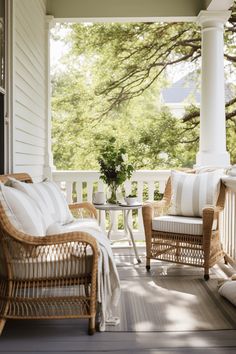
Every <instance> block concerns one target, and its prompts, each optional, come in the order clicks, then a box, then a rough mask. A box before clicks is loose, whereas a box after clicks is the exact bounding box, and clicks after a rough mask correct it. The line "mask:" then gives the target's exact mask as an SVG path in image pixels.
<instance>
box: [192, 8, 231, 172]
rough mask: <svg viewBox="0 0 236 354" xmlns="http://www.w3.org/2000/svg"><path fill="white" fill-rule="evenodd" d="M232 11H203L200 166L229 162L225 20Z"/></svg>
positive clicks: (198, 163)
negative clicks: (226, 112)
mask: <svg viewBox="0 0 236 354" xmlns="http://www.w3.org/2000/svg"><path fill="white" fill-rule="evenodd" d="M229 16H230V11H201V12H200V14H199V16H198V20H199V23H200V24H201V26H202V70H201V108H200V148H199V152H198V154H197V161H196V164H197V166H206V165H211V166H228V165H229V164H230V156H229V153H228V152H227V151H226V127H225V92H224V91H225V84H224V38H223V31H224V23H225V22H226V21H227V20H228V18H229Z"/></svg>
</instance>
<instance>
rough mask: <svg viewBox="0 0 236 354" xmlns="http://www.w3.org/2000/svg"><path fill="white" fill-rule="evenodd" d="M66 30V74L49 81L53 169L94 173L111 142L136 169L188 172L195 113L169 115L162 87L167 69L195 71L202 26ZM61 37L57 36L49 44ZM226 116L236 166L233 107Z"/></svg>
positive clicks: (230, 37) (231, 41) (231, 46)
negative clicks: (181, 66)
mask: <svg viewBox="0 0 236 354" xmlns="http://www.w3.org/2000/svg"><path fill="white" fill-rule="evenodd" d="M231 26H233V27H232V28H233V29H234V28H235V26H234V25H233V24H231ZM64 27H65V29H66V31H67V35H66V36H65V38H64V41H65V43H66V44H67V45H69V47H70V48H71V49H70V51H69V52H68V54H67V55H65V56H64V57H63V59H62V61H63V65H64V66H66V68H67V69H66V70H64V71H59V70H58V71H55V72H54V74H53V77H52V118H53V121H52V142H53V154H54V164H55V165H56V167H57V168H58V169H87V170H88V169H95V170H97V169H98V168H99V163H98V158H99V156H100V155H99V154H100V153H99V152H100V151H102V150H103V149H104V148H105V147H106V146H107V142H109V140H110V139H111V138H113V137H115V138H116V142H117V146H118V147H119V148H123V147H125V148H126V150H127V152H128V154H129V160H130V163H131V165H132V166H134V167H135V168H136V169H161V168H176V167H192V165H193V164H194V163H195V157H196V152H197V150H198V140H199V110H198V109H196V107H190V108H188V110H187V111H186V116H187V117H188V118H189V119H186V121H183V119H178V118H176V117H174V116H173V115H172V114H171V113H170V111H169V110H168V109H167V108H162V105H161V99H160V88H161V87H163V86H164V85H165V83H166V77H165V71H164V69H165V68H167V67H168V66H170V65H175V64H176V63H178V62H181V61H183V62H186V61H195V62H196V65H198V58H199V56H200V54H201V51H200V49H201V48H200V47H201V46H200V37H201V36H200V27H198V26H197V25H196V24H193V23H132V24H129V23H109V24H108V23H106V24H73V25H66V26H64ZM60 28H63V26H62V25H60ZM225 36H226V39H227V41H228V46H227V50H226V54H227V55H228V56H229V57H232V56H234V57H235V35H234V33H233V31H231V32H230V31H229V30H227V31H226V34H225ZM59 37H60V36H59V35H58V34H57V33H56V32H55V33H54V38H55V39H57V38H59ZM234 66H235V64H234V62H233V61H232V65H231V67H232V68H234ZM232 68H231V69H232ZM227 112H228V113H229V115H230V119H229V120H228V121H227V146H228V149H229V151H230V153H231V156H232V162H236V149H235V143H234V142H235V138H236V129H235V116H234V112H236V110H235V102H234V103H233V104H232V105H230V106H229V107H227ZM235 114H236V113H235Z"/></svg>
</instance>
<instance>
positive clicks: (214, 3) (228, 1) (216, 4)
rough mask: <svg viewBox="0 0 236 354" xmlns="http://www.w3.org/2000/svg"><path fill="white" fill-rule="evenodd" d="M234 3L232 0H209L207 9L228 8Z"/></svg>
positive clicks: (218, 9)
mask: <svg viewBox="0 0 236 354" xmlns="http://www.w3.org/2000/svg"><path fill="white" fill-rule="evenodd" d="M233 3H234V0H211V1H210V4H209V5H208V6H207V10H217V11H220V10H221V11H222V10H228V9H229V8H230V7H231V6H232V5H233Z"/></svg>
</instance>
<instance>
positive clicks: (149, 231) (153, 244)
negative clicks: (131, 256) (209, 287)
mask: <svg viewBox="0 0 236 354" xmlns="http://www.w3.org/2000/svg"><path fill="white" fill-rule="evenodd" d="M170 201H171V179H170V178H169V180H168V182H167V184H166V188H165V192H164V196H163V199H162V200H161V201H159V202H153V203H147V204H146V205H144V207H143V209H142V213H143V222H144V230H145V239H146V257H147V258H146V269H147V270H148V271H149V270H150V260H151V259H157V260H162V261H168V262H173V263H180V264H186V265H192V266H196V267H203V268H204V279H205V280H208V279H209V268H210V267H212V266H214V264H216V263H217V262H218V261H219V260H220V259H222V258H223V257H224V252H223V250H222V246H221V242H220V235H219V213H220V211H222V210H223V208H224V202H225V186H224V185H223V183H222V182H221V186H220V193H219V197H218V200H217V203H216V206H215V207H206V208H204V209H203V217H202V234H201V235H193V234H182V233H178V230H176V232H163V231H158V230H154V229H153V226H152V225H153V218H154V217H155V216H159V215H162V214H163V212H165V211H167V210H168V206H169V205H170ZM213 223H214V224H215V225H217V226H216V227H215V228H214V230H213Z"/></svg>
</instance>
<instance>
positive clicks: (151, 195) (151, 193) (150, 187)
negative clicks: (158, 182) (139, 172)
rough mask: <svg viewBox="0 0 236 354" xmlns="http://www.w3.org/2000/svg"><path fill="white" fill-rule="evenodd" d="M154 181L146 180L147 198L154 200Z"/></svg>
mask: <svg viewBox="0 0 236 354" xmlns="http://www.w3.org/2000/svg"><path fill="white" fill-rule="evenodd" d="M154 191H155V183H154V181H151V182H148V200H154Z"/></svg>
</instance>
